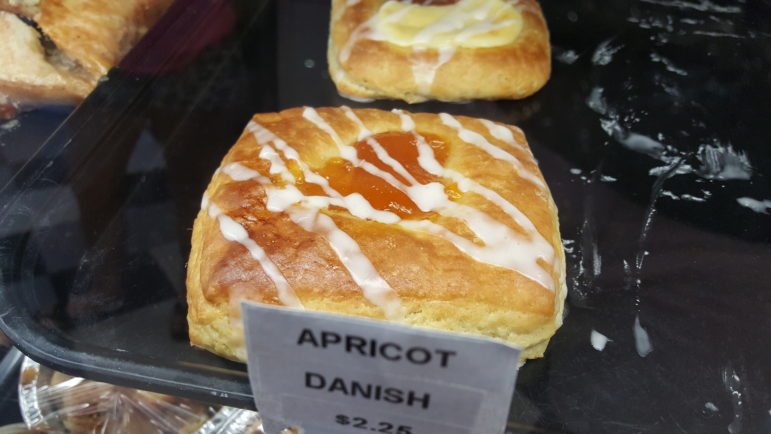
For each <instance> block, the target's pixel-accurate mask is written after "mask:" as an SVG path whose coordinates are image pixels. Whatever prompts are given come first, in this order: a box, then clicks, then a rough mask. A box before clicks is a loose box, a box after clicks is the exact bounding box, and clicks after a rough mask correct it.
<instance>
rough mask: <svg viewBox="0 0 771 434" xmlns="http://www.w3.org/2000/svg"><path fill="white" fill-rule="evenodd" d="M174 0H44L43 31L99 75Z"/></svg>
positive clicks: (124, 51)
mask: <svg viewBox="0 0 771 434" xmlns="http://www.w3.org/2000/svg"><path fill="white" fill-rule="evenodd" d="M170 4H171V0H121V1H114V0H43V1H42V2H41V4H40V12H39V15H38V16H37V17H36V20H37V23H38V25H39V26H40V28H41V29H42V30H43V32H44V33H45V34H46V35H48V36H49V37H50V38H51V40H53V41H54V43H55V44H56V46H57V47H59V49H61V50H62V51H63V52H64V53H65V54H67V55H68V56H69V57H70V58H72V59H76V60H77V62H78V63H79V64H80V65H82V66H83V68H85V69H86V70H87V71H88V72H89V73H90V74H92V75H93V76H95V77H100V76H102V75H105V74H107V71H108V70H109V69H110V68H112V67H113V66H115V65H116V64H117V63H118V62H119V61H120V59H122V58H123V56H124V55H126V53H128V51H129V50H130V49H131V47H133V46H134V45H135V44H136V43H137V42H138V41H139V39H140V38H141V37H142V36H143V35H144V34H145V33H147V31H148V30H149V28H150V27H151V26H152V25H153V24H154V23H155V22H156V21H157V20H158V18H160V16H161V14H162V13H163V11H165V10H166V8H167V7H168V6H169V5H170Z"/></svg>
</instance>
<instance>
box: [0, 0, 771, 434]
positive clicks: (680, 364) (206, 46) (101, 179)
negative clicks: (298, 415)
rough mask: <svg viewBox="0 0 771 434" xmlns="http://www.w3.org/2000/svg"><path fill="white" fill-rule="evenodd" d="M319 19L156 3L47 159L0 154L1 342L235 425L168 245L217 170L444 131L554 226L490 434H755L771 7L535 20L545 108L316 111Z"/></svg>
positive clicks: (236, 394) (768, 249)
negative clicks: (307, 122)
mask: <svg viewBox="0 0 771 434" xmlns="http://www.w3.org/2000/svg"><path fill="white" fill-rule="evenodd" d="M328 3H329V2H328V1H326V0H296V1H292V2H279V1H273V2H270V1H245V0H244V1H231V2H228V1H216V0H210V1H203V0H200V1H194V0H187V1H185V0H180V1H178V2H177V3H176V4H175V5H174V6H173V7H172V9H171V10H170V12H169V13H168V14H167V15H166V16H165V17H164V18H163V20H162V22H161V23H160V24H159V26H157V27H156V28H154V29H153V30H152V31H151V32H150V33H149V34H148V36H147V37H146V38H145V39H143V41H142V42H141V43H140V44H139V45H138V46H137V47H136V48H135V49H134V50H133V51H132V52H131V53H130V54H129V56H128V57H127V58H126V59H125V60H124V61H123V62H122V64H121V65H120V67H118V68H116V69H115V70H113V71H112V72H111V73H110V75H109V77H108V78H107V80H105V81H104V82H102V83H101V84H100V86H99V87H98V88H97V90H96V91H95V92H94V93H93V94H92V95H91V96H90V97H89V98H88V99H87V100H86V101H85V102H84V103H83V104H82V105H80V106H79V107H77V108H76V109H75V110H74V111H73V112H72V113H71V114H69V115H68V116H67V118H66V120H65V121H64V122H63V123H62V124H61V125H60V126H59V127H58V128H57V129H56V130H55V132H53V134H52V135H50V137H48V138H47V139H46V140H45V141H41V142H38V143H18V142H16V143H14V141H13V140H12V139H13V136H14V134H15V132H14V131H9V132H7V133H6V134H3V135H2V136H0V141H2V142H3V143H4V145H3V147H2V148H0V151H2V152H3V153H4V154H3V155H5V153H7V152H9V149H10V148H9V147H12V146H22V145H23V146H28V147H35V148H38V147H39V149H38V150H37V151H36V152H35V153H34V155H33V156H32V158H31V159H30V160H29V161H28V162H26V164H24V166H23V167H22V168H21V170H19V171H18V172H17V173H16V174H15V175H14V176H13V177H12V179H11V180H10V181H9V182H7V183H4V184H3V185H4V187H3V188H2V190H1V191H0V264H2V268H1V269H2V276H1V280H0V328H2V330H3V331H4V332H5V333H6V334H7V335H8V336H9V337H10V338H11V339H12V340H13V341H14V342H16V344H17V345H18V347H19V348H20V349H21V350H22V351H23V352H24V353H26V354H27V355H29V356H30V357H31V358H32V359H34V360H36V361H38V362H41V363H43V364H44V365H47V366H49V367H51V368H54V369H57V370H60V371H62V372H65V373H67V374H71V375H76V376H83V377H87V378H91V379H95V380H100V381H107V382H112V383H116V384H119V385H125V386H130V387H136V388H143V389H148V390H153V391H157V392H161V393H168V394H175V395H180V396H184V397H188V398H193V399H197V400H205V401H209V402H212V403H219V404H225V405H232V406H240V407H245V408H247V407H251V406H253V402H252V398H251V392H250V389H249V385H248V380H247V376H246V369H245V366H244V365H241V364H238V363H233V362H230V361H227V360H224V359H221V358H219V357H217V356H214V355H212V354H209V353H207V352H204V351H201V350H198V349H194V348H192V347H190V346H189V344H188V341H187V336H186V321H185V313H186V306H185V283H184V281H185V264H186V261H187V255H188V253H189V248H190V247H189V240H190V230H191V227H192V222H193V219H194V216H195V214H196V212H197V211H198V208H199V206H200V199H201V194H202V192H203V190H204V188H205V187H206V185H207V183H208V181H209V178H210V176H211V173H212V172H213V170H214V169H215V168H216V167H217V165H218V164H219V161H220V159H221V158H222V156H223V155H224V154H225V152H226V151H227V149H229V147H230V146H231V145H232V144H233V143H234V142H235V140H236V138H237V137H238V135H239V134H240V133H241V130H242V128H243V127H244V125H245V124H246V122H247V120H248V119H249V118H250V116H251V115H252V114H253V113H256V112H264V111H274V110H279V109H284V108H289V107H294V106H301V105H309V106H330V105H331V106H337V105H342V104H346V105H349V106H351V107H377V108H382V109H392V108H401V109H409V110H411V111H415V112H418V111H429V112H442V111H446V112H450V113H453V114H459V115H469V116H476V117H485V118H489V119H493V120H497V121H503V122H507V123H511V124H516V125H519V126H520V127H522V129H523V130H524V131H525V132H526V134H527V136H528V140H529V142H530V144H531V147H532V150H533V153H534V154H535V156H536V157H537V159H538V160H539V164H540V167H541V170H542V171H543V174H544V177H545V178H546V180H547V182H548V183H549V186H550V188H551V190H552V193H553V196H554V198H555V202H556V203H557V206H558V208H559V211H560V225H561V231H562V237H563V239H564V242H565V247H566V253H567V257H568V286H569V288H570V291H569V295H568V301H567V306H566V307H567V314H566V318H565V323H564V326H563V327H562V328H561V329H560V330H559V331H558V333H557V335H556V336H555V337H554V338H553V339H552V341H551V343H550V345H549V349H548V350H547V353H546V356H545V357H544V358H543V359H539V360H534V361H530V362H528V363H527V364H525V365H524V366H523V367H522V368H521V370H520V373H519V377H518V383H517V388H516V391H515V394H514V399H513V401H512V408H511V413H510V418H509V419H510V425H509V429H510V431H511V432H576V433H577V432H593V433H594V432H638V431H644V432H662V433H665V432H667V433H668V432H725V431H726V430H727V429H731V430H733V431H732V432H763V431H765V430H768V429H769V427H770V425H769V417H768V411H769V408H771V396H769V395H770V392H769V391H770V390H771V376H770V374H769V371H768V366H771V354H770V353H769V351H768V350H767V346H768V341H769V338H771V335H770V334H769V333H770V332H769V330H771V327H769V325H771V324H769V321H770V320H769V315H768V312H769V311H771V285H769V276H770V273H769V271H768V264H770V263H771V217H769V215H768V214H767V212H769V211H768V205H771V203H769V202H765V201H768V200H771V181H770V180H769V175H770V173H769V171H768V167H771V154H769V153H768V152H767V144H766V141H767V137H769V135H771V125H770V124H769V123H768V122H767V120H768V118H769V115H771V104H770V103H769V99H768V95H769V94H771V81H769V79H768V74H767V71H768V70H769V67H771V52H769V51H768V50H767V49H766V47H767V46H768V43H769V42H771V41H770V39H771V36H770V35H771V28H769V24H768V23H769V22H771V20H769V19H768V18H769V17H771V7H769V6H768V5H765V4H760V3H752V2H747V3H736V4H731V5H729V4H728V3H726V4H723V3H722V2H674V1H672V2H670V1H664V0H662V1H644V2H636V1H621V2H614V3H612V4H609V3H607V2H600V1H587V2H581V3H580V4H575V3H574V2H544V4H543V8H544V13H545V16H546V18H547V20H548V22H549V26H550V31H551V42H552V51H553V53H552V54H553V56H552V57H553V60H552V66H553V71H552V78H551V80H550V81H549V83H548V84H547V85H546V87H545V88H544V89H543V90H541V91H540V92H538V93H537V94H536V95H534V96H533V97H531V98H528V99H526V100H523V101H499V102H494V101H472V102H469V103H465V104H445V103H440V102H429V103H422V104H415V105H407V104H404V103H401V102H396V101H378V102H373V103H357V102H353V101H349V100H346V99H344V98H342V97H340V96H339V95H338V94H337V92H336V91H335V88H334V85H333V84H332V82H331V81H330V79H329V77H328V74H327V72H326V60H325V50H326V36H327V25H328V19H329V4H328ZM20 119H21V121H22V122H23V121H24V117H22V118H20ZM22 130H24V125H23V124H22V125H21V128H19V131H22ZM729 427H730V428H729Z"/></svg>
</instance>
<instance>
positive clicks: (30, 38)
mask: <svg viewBox="0 0 771 434" xmlns="http://www.w3.org/2000/svg"><path fill="white" fill-rule="evenodd" d="M61 59H62V58H61V57H60V56H56V55H54V56H51V55H50V53H47V52H46V50H45V49H44V48H43V45H42V44H41V43H40V34H39V33H38V31H37V30H35V29H34V28H33V27H31V26H29V25H27V24H26V23H25V22H23V21H22V20H21V19H19V18H18V17H17V16H16V15H13V14H10V13H6V12H0V95H7V97H9V98H10V101H11V102H18V103H27V102H36V101H40V100H41V99H45V100H46V101H49V102H61V103H76V102H78V101H80V100H82V99H83V98H84V97H85V96H86V95H88V93H89V92H90V91H91V89H92V88H93V86H94V85H95V80H94V79H92V78H90V77H88V76H87V75H84V74H80V73H78V72H77V68H76V67H73V66H72V65H68V64H67V63H66V62H63V61H61Z"/></svg>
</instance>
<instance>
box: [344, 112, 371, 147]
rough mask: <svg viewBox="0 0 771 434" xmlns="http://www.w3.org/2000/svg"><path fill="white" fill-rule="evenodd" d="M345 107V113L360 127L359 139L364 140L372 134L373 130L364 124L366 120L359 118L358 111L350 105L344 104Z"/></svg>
mask: <svg viewBox="0 0 771 434" xmlns="http://www.w3.org/2000/svg"><path fill="white" fill-rule="evenodd" d="M341 108H342V109H343V113H345V117H347V118H348V119H350V120H351V121H353V123H355V124H356V126H357V127H359V137H358V138H357V140H364V139H365V138H366V137H367V136H371V135H372V131H370V130H369V129H368V128H367V126H366V125H364V122H362V121H361V119H359V117H358V116H356V113H354V112H353V110H351V108H350V107H348V106H346V105H344V106H342V107H341Z"/></svg>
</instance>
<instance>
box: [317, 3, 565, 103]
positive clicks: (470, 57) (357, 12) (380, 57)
mask: <svg viewBox="0 0 771 434" xmlns="http://www.w3.org/2000/svg"><path fill="white" fill-rule="evenodd" d="M327 58H328V61H329V71H330V76H331V77H332V79H333V80H334V82H335V84H336V85H337V89H338V91H339V92H340V93H341V94H343V95H345V96H349V97H352V98H398V99H403V100H405V101H407V102H411V103H412V102H421V101H425V100H427V99H438V100H443V101H458V100H468V99H519V98H524V97H527V96H529V95H531V94H533V93H535V92H536V91H537V90H538V89H540V88H541V87H542V86H543V85H544V84H545V83H546V81H547V80H548V78H549V75H550V73H551V63H550V47H549V34H548V29H547V27H546V21H545V20H544V17H543V14H542V13H541V8H540V6H539V5H538V3H537V2H536V1H535V0H441V1H439V0H434V1H431V0H426V1H402V0H387V1H386V0H359V1H350V0H333V1H332V17H331V23H330V35H329V46H328V52H327Z"/></svg>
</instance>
